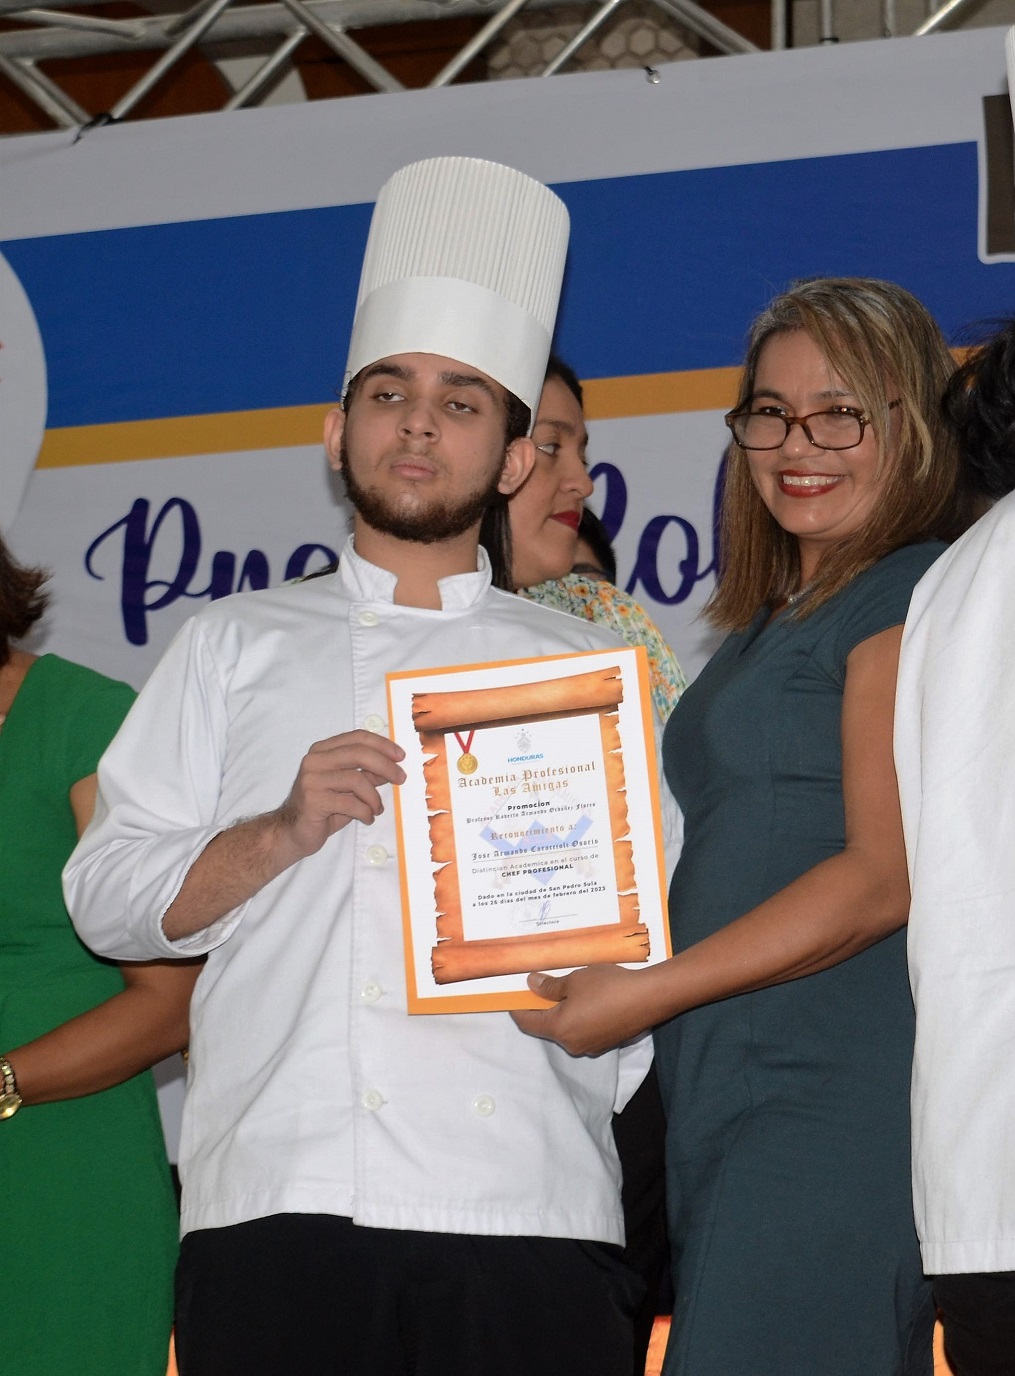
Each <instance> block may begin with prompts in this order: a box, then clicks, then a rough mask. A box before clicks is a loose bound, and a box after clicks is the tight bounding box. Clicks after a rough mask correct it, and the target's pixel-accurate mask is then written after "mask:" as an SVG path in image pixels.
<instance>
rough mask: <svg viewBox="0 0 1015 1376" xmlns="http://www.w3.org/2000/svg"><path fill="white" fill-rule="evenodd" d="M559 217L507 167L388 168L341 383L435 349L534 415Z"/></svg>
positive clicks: (557, 267) (468, 163) (557, 205)
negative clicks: (394, 359) (383, 361)
mask: <svg viewBox="0 0 1015 1376" xmlns="http://www.w3.org/2000/svg"><path fill="white" fill-rule="evenodd" d="M568 224H569V222H568V214H567V210H566V208H565V206H564V203H563V201H561V200H560V198H559V197H558V196H555V195H554V193H553V192H552V191H550V190H549V189H548V188H547V187H545V186H543V184H542V183H541V182H537V181H534V180H533V179H532V178H531V177H527V176H525V174H524V173H522V172H517V171H515V169H514V168H513V167H502V166H501V165H500V164H499V163H493V162H483V161H481V160H480V159H478V158H428V159H426V160H425V161H423V162H416V163H411V164H410V165H409V166H408V167H403V168H402V169H401V170H400V171H398V172H396V173H395V175H394V176H393V177H391V178H390V179H389V180H388V181H387V182H385V184H384V186H383V187H382V188H381V192H380V195H379V196H378V197H377V204H376V206H375V207H374V213H373V218H372V220H371V221H370V235H369V238H368V239H367V247H366V254H365V255H364V258H363V272H362V275H361V277H360V285H359V296H358V297H357V300H356V317H355V320H354V322H353V328H352V339H351V341H350V344H349V358H348V362H347V363H346V383H348V382H349V380H350V379H351V378H353V377H355V375H356V374H357V373H358V372H359V371H360V369H361V368H365V367H367V366H368V365H369V364H371V363H376V362H377V360H378V359H380V358H388V357H390V356H391V355H392V354H402V353H426V354H442V355H444V357H446V358H453V359H455V360H456V361H457V362H459V363H464V364H467V365H468V366H469V367H471V368H476V369H478V370H479V371H480V372H483V373H486V374H487V375H488V376H489V377H492V378H493V379H494V380H495V381H497V382H499V383H500V384H501V386H502V387H504V388H506V389H507V391H509V392H513V393H514V395H515V396H517V397H519V398H520V399H521V400H522V401H523V402H524V403H525V404H526V406H528V408H529V410H530V412H531V414H532V417H533V419H535V414H536V406H537V404H538V402H539V394H540V392H541V391H542V387H543V377H544V374H545V372H546V362H547V358H548V357H549V353H550V340H551V337H552V335H553V326H554V321H555V319H556V316H557V303H558V300H559V298H560V284H561V279H562V277H563V274H564V259H565V257H566V255H567V237H568Z"/></svg>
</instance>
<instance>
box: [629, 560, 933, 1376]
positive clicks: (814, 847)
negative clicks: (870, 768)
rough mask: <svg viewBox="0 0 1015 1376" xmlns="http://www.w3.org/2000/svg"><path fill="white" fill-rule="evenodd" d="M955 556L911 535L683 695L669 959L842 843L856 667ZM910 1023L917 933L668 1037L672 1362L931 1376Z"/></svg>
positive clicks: (694, 1018) (800, 1373) (747, 1369)
mask: <svg viewBox="0 0 1015 1376" xmlns="http://www.w3.org/2000/svg"><path fill="white" fill-rule="evenodd" d="M942 549H943V546H942V545H940V544H937V543H928V544H922V545H913V546H909V547H907V548H904V549H900V550H896V551H895V552H894V553H893V554H891V555H889V556H888V557H887V558H885V559H883V560H882V561H881V562H880V563H879V564H876V565H875V566H874V567H873V568H870V569H868V570H866V571H865V572H864V573H862V574H861V575H859V576H858V577H857V578H855V579H854V580H853V582H852V583H850V584H849V585H848V586H847V587H846V588H844V589H843V590H842V592H840V593H839V594H838V595H837V596H835V597H834V598H832V599H830V600H829V601H828V602H827V603H826V604H825V605H824V606H822V607H820V608H819V609H818V610H817V611H816V612H814V613H813V614H812V615H811V616H809V617H806V618H805V619H804V620H796V619H794V618H793V617H791V616H788V615H787V614H786V613H785V612H783V613H782V614H780V615H779V616H777V617H775V619H774V620H771V621H768V614H767V612H766V611H762V612H760V613H759V615H758V616H757V617H756V618H755V621H754V622H753V624H752V625H751V626H750V627H749V628H748V630H746V631H745V632H743V633H742V634H737V635H733V636H731V637H729V639H727V640H726V641H725V642H724V644H723V645H722V646H721V647H720V649H719V651H718V652H717V654H716V655H715V656H714V657H713V658H712V660H711V661H710V662H709V663H708V664H707V665H706V667H705V669H704V670H703V671H702V673H701V675H700V676H699V678H698V679H697V680H696V681H695V682H694V683H692V684H691V686H690V688H688V690H687V692H686V693H685V694H684V695H683V697H682V698H681V700H680V702H679V703H678V705H677V708H676V710H675V711H674V713H673V715H672V717H671V718H670V720H669V724H668V726H667V729H666V733H665V737H664V742H663V759H664V768H665V772H666V779H667V782H668V783H669V786H670V788H671V790H672V791H673V793H674V796H675V797H676V799H677V802H678V803H679V805H680V807H681V810H682V811H683V814H684V818H685V822H686V839H685V845H684V850H683V853H682V855H681V858H680V861H679V863H678V865H677V868H676V870H675V871H674V875H673V881H672V884H671V887H670V923H671V928H672V933H673V948H674V951H675V952H679V951H681V950H685V949H686V948H687V947H688V946H690V945H692V944H693V943H694V942H697V941H700V940H701V939H702V938H704V937H706V936H709V935H710V934H711V933H713V932H715V931H717V930H718V929H719V928H721V927H723V926H725V925H726V924H727V923H728V922H730V921H732V920H733V919H734V918H736V917H738V916H740V915H741V914H742V913H745V912H747V911H749V910H750V909H751V908H753V907H755V906H756V905H757V904H758V903H761V902H762V901H763V900H764V899H766V898H769V897H770V896H771V895H772V894H775V893H777V892H778V891H779V890H780V889H782V888H784V887H785V886H786V885H787V884H789V883H790V882H791V881H792V880H793V879H795V878H797V877H798V876H799V875H801V874H803V873H804V872H805V871H807V870H809V869H811V868H812V867H813V866H814V865H816V864H817V863H818V862H819V861H821V860H824V859H826V858H827V857H828V856H831V855H834V854H836V853H837V852H838V851H840V850H841V849H842V847H843V845H844V841H845V824H844V816H843V800H842V746H841V716H842V692H843V686H844V683H845V677H846V658H847V656H848V655H849V653H850V651H851V650H852V649H853V648H854V647H855V646H856V645H858V644H860V642H861V641H863V640H866V639H867V638H868V637H870V636H872V635H876V634H877V633H878V632H880V631H883V630H887V629H888V628H889V627H891V626H897V625H900V624H901V623H902V622H903V621H904V620H905V617H906V611H907V608H908V606H909V599H910V594H911V592H912V589H913V587H914V585H915V583H916V582H917V580H918V579H919V578H920V577H921V575H922V574H923V573H924V572H925V571H926V569H927V568H928V567H929V565H930V564H931V563H932V561H933V560H934V559H935V558H936V557H937V556H938V554H940V553H941V551H942ZM766 621H768V624H767V625H766ZM913 1034H914V1019H913V1006H912V1001H911V998H910V992H909V981H908V973H907V968H906V935H905V932H904V931H902V932H897V933H896V934H895V935H893V936H890V937H888V938H887V939H886V940H884V941H881V942H879V943H877V944H876V945H875V946H872V947H870V948H869V949H868V950H866V951H864V952H862V953H861V954H860V955H857V956H854V957H852V959H850V960H846V961H844V962H843V963H842V964H840V965H836V966H834V967H833V968H831V969H829V970H825V971H822V972H821V973H819V974H815V975H810V976H807V977H806V978H803V979H798V980H793V981H791V982H789V983H786V984H781V985H777V986H776V987H774V988H771V989H763V990H760V991H758V992H756V993H750V994H742V995H739V996H738V997H735V998H730V999H726V1000H725V1001H723V1002H721V1003H715V1004H709V1005H706V1006H705V1007H702V1008H698V1009H694V1010H693V1011H691V1012H689V1013H685V1014H683V1015H682V1016H680V1017H677V1018H674V1019H673V1020H671V1021H670V1022H669V1023H667V1024H665V1025H664V1026H663V1027H661V1028H660V1029H658V1030H657V1032H656V1056H657V1065H658V1070H659V1081H660V1085H661V1088H662V1093H663V1099H664V1103H665V1104H666V1107H667V1118H668V1126H667V1182H666V1183H667V1195H668V1209H669V1216H670V1233H671V1244H672V1247H673V1268H674V1291H675V1294H676V1305H675V1309H674V1316H673V1325H672V1330H671V1339H670V1343H669V1348H668V1351H667V1355H666V1363H665V1366H664V1376H901V1374H902V1373H906V1376H915V1374H916V1373H919V1376H930V1372H931V1369H932V1357H931V1335H932V1329H933V1320H934V1313H933V1307H932V1303H931V1297H930V1287H929V1285H928V1283H927V1282H926V1280H925V1278H924V1277H923V1274H922V1271H921V1265H920V1252H919V1247H918V1244H917V1237H916V1231H915V1227H914V1223H913V1206H912V1192H911V1184H910V1143H909V1081H910V1071H911V1067H912V1055H913Z"/></svg>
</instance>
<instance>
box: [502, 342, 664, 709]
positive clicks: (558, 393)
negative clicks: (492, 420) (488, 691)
mask: <svg viewBox="0 0 1015 1376" xmlns="http://www.w3.org/2000/svg"><path fill="white" fill-rule="evenodd" d="M583 406H584V400H583V396H582V387H581V383H580V382H579V381H578V378H577V376H576V374H575V372H574V370H573V369H572V368H570V367H569V366H568V365H567V364H566V363H565V362H564V361H563V359H560V358H558V357H557V356H556V355H555V354H551V355H550V361H549V364H548V365H547V369H546V381H545V382H544V384H543V391H542V394H541V396H540V398H539V406H538V407H537V410H536V419H535V423H534V425H533V427H532V439H533V442H534V443H535V446H536V463H535V467H534V468H533V470H532V472H531V473H530V474H529V476H528V477H527V478H526V480H525V482H524V483H523V484H522V486H521V487H520V488H519V489H518V491H517V492H516V493H514V494H513V496H512V497H511V498H510V499H505V500H504V501H503V502H502V503H500V504H499V505H497V506H494V507H492V508H491V509H490V510H489V511H488V512H487V515H486V517H485V518H484V522H483V529H482V533H481V535H480V543H481V544H483V545H484V546H485V547H486V549H487V551H488V552H489V554H490V560H491V563H492V566H493V581H494V583H495V585H496V586H497V587H499V588H506V589H510V590H511V591H513V592H519V593H521V594H522V596H523V597H528V598H531V600H532V601H533V602H541V603H543V605H544V606H547V607H556V608H557V610H558V611H562V612H567V613H568V614H569V615H571V616H578V617H582V618H583V619H584V620H586V621H594V622H596V623H597V624H598V625H600V626H608V627H609V628H610V629H611V630H612V631H615V632H616V633H617V635H619V636H621V637H622V638H623V639H624V640H626V641H627V642H628V643H629V644H631V645H644V647H645V650H646V652H647V654H648V661H649V678H650V682H651V687H652V700H653V702H654V703H655V707H656V712H657V713H658V716H659V721H660V724H664V723H665V722H666V719H667V718H668V717H669V715H670V713H671V712H672V711H673V708H674V707H675V706H676V704H677V700H678V698H679V697H680V694H681V693H682V692H683V691H684V689H685V688H686V686H687V680H686V678H685V677H684V673H683V670H682V669H681V667H680V665H679V664H678V662H677V659H676V656H675V655H674V653H673V651H672V650H671V649H670V647H669V646H668V645H667V644H666V641H665V640H664V639H663V637H662V635H661V633H660V631H659V629H658V627H657V626H656V625H655V624H654V622H653V621H652V620H651V619H650V618H649V616H648V614H647V613H646V612H645V610H644V608H643V607H642V606H641V605H640V604H639V603H637V602H636V601H635V600H634V598H633V597H630V596H629V595H628V594H627V593H626V592H622V591H621V589H619V588H617V587H614V585H613V583H612V582H610V581H607V580H606V578H605V577H603V576H595V575H593V576H589V575H588V574H587V573H586V572H579V571H578V570H574V571H573V572H572V570H573V568H574V564H575V559H576V557H577V552H578V544H579V536H580V527H581V525H582V520H583V515H584V514H585V513H584V512H583V506H584V502H585V499H586V497H588V496H589V495H590V494H591V492H592V481H591V479H590V478H589V475H588V470H587V465H586V459H585V450H586V447H587V445H588V442H589V436H588V431H587V430H586V428H585V415H584V411H583ZM588 514H589V515H591V513H588ZM603 537H604V538H605V532H604V533H603ZM614 572H616V570H615V569H614Z"/></svg>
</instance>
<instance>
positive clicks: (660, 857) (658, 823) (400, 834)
mask: <svg viewBox="0 0 1015 1376" xmlns="http://www.w3.org/2000/svg"><path fill="white" fill-rule="evenodd" d="M611 653H613V652H611V651H608V650H586V651H579V652H576V653H574V654H566V655H544V656H539V657H534V658H523V659H511V660H494V661H484V662H479V663H475V664H455V665H448V666H444V667H441V668H436V669H421V670H400V671H399V672H397V673H392V674H387V675H386V676H385V678H386V684H387V698H388V720H389V722H391V723H392V724H394V722H395V711H394V703H393V699H392V684H393V683H395V682H397V681H399V680H403V679H412V680H419V681H421V682H423V681H426V680H430V679H439V678H441V677H443V676H445V675H450V674H462V673H469V672H476V671H481V670H487V669H504V668H516V667H523V666H527V665H537V666H545V665H547V664H560V663H574V662H577V661H580V660H583V659H586V658H591V657H595V658H598V659H600V660H601V659H602V658H603V656H604V655H609V654H611ZM616 653H617V654H619V655H622V656H624V666H623V668H622V670H621V674H622V682H623V684H624V686H625V690H626V691H628V692H631V701H632V704H633V703H634V702H635V701H636V702H637V705H638V707H639V708H640V713H641V722H642V729H643V733H644V740H645V744H646V750H647V752H648V748H649V743H650V742H651V741H652V740H653V739H654V713H653V707H652V699H651V691H650V685H649V673H648V656H647V654H646V652H645V650H644V648H643V647H642V646H633V647H631V646H627V647H620V648H618V650H617V651H616ZM632 662H633V665H634V669H635V678H636V683H637V693H634V692H632V691H631V690H632V689H633V687H634V685H633V684H632V683H631V674H630V666H631V664H632ZM563 677H565V678H567V677H571V675H564V676H563ZM548 681H550V680H548ZM433 691H436V692H439V691H440V689H439V688H435V689H434V690H433ZM465 691H483V690H481V689H476V690H465ZM414 735H416V741H417V743H418V742H419V740H420V737H419V735H418V734H417V733H416V732H414ZM400 744H402V745H407V744H408V743H407V742H400ZM645 764H646V773H647V777H648V782H649V804H650V807H651V811H652V821H653V828H654V833H655V843H656V857H657V866H658V875H657V882H658V884H659V893H660V895H661V899H662V903H661V910H662V914H663V921H662V936H663V945H664V948H665V955H666V956H669V955H670V954H671V947H670V934H669V924H668V923H667V921H666V920H665V912H666V905H665V895H666V879H667V876H666V861H665V852H664V847H663V836H662V817H661V810H660V799H659V773H658V768H657V764H656V760H655V758H654V757H653V756H652V754H650V753H647V758H646V761H645ZM393 791H394V804H395V827H396V834H397V838H398V866H399V889H400V893H401V901H402V933H403V943H404V948H405V974H406V996H407V1002H408V1011H409V1012H410V1013H415V1014H418V1013H423V1014H432V1013H474V1012H492V1011H504V1010H508V1009H515V1008H545V1007H546V1006H547V1003H546V1000H544V999H541V998H539V997H538V996H537V995H535V994H533V993H532V992H531V991H529V990H528V989H519V990H514V991H502V992H497V993H475V992H473V993H458V994H447V995H440V996H433V995H421V994H420V992H419V985H418V980H417V974H416V965H415V949H414V943H413V931H412V916H411V904H410V890H409V881H408V874H407V871H406V865H405V843H404V819H403V814H402V797H401V789H400V788H398V787H396V788H395V789H394V790H393ZM645 881H646V883H645V884H643V885H642V887H643V888H644V889H645V891H648V889H650V887H651V876H650V875H647V876H645ZM618 925H619V924H618ZM607 930H612V928H608V929H607ZM541 939H544V938H541ZM659 958H660V959H661V958H662V956H660V957H659ZM445 987H447V986H445Z"/></svg>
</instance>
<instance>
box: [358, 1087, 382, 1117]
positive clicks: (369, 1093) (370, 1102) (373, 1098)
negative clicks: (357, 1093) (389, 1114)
mask: <svg viewBox="0 0 1015 1376" xmlns="http://www.w3.org/2000/svg"><path fill="white" fill-rule="evenodd" d="M362 1102H363V1107H364V1108H368V1109H369V1110H370V1112H371V1113H376V1112H377V1110H378V1109H379V1108H381V1107H382V1106H383V1104H384V1095H383V1094H382V1093H381V1091H380V1090H379V1089H367V1090H364V1091H363V1101H362Z"/></svg>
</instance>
